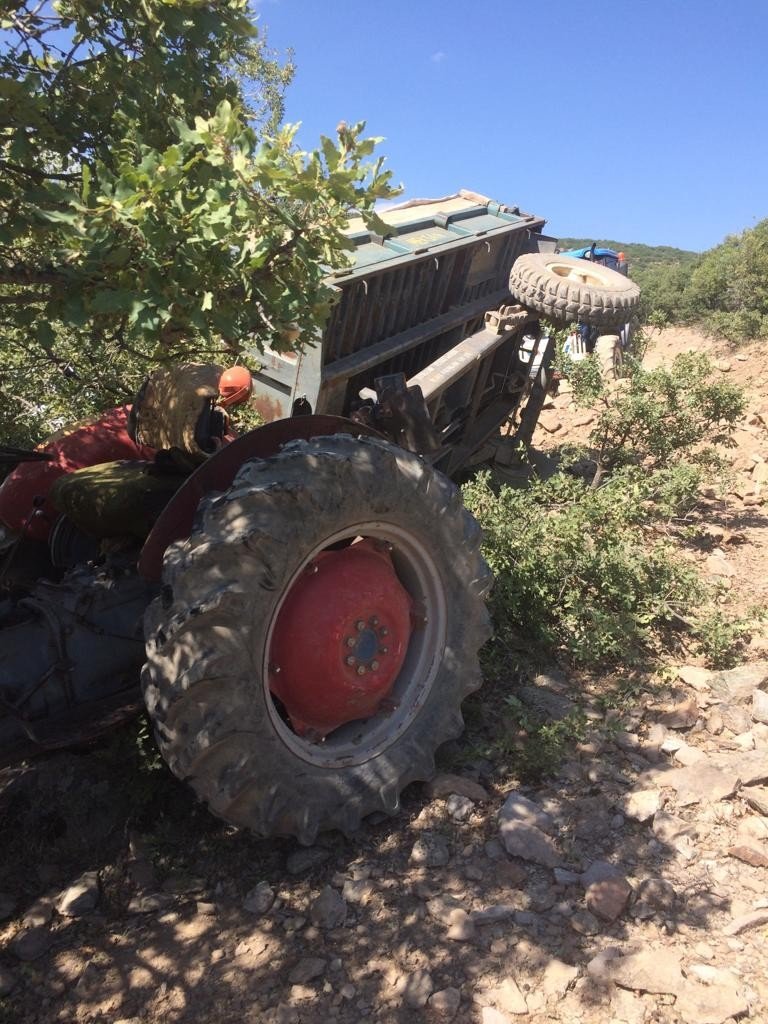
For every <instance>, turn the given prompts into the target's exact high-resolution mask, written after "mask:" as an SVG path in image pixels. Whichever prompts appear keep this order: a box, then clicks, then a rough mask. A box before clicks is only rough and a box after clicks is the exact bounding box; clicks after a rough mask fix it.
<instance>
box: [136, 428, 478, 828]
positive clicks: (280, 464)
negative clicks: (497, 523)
mask: <svg viewBox="0 0 768 1024" xmlns="http://www.w3.org/2000/svg"><path fill="white" fill-rule="evenodd" d="M480 542H481V534H480V529H479V527H478V525H477V523H476V522H475V520H474V519H473V518H472V517H471V516H470V515H469V513H468V512H466V511H465V510H464V508H463V507H462V504H461V499H460V495H459V492H458V490H457V489H456V487H455V486H454V485H453V484H452V483H451V482H450V481H449V480H448V479H446V478H445V477H444V476H442V474H440V473H439V472H437V471H436V470H434V469H432V468H431V467H430V466H428V465H427V464H425V463H424V462H423V461H422V460H421V459H419V458H418V457H417V456H415V455H413V454H411V453H409V452H406V451H404V450H403V449H401V448H398V447H396V446H394V445H391V444H388V443H386V442H384V441H379V440H377V439H372V438H353V437H350V436H348V435H335V436H333V437H322V438H316V439H313V440H312V441H309V442H307V441H294V442H291V443H289V444H287V445H286V446H284V448H283V449H282V450H281V452H280V453H279V454H277V455H275V456H273V457H271V458H268V459H253V460H251V461H249V462H247V463H245V464H244V465H243V467H242V468H241V469H240V471H239V473H238V475H237V477H236V479H235V481H234V482H233V484H232V486H231V487H230V488H229V490H228V491H226V492H225V493H223V494H217V495H211V496H208V497H206V498H204V499H203V501H202V502H201V505H200V509H199V512H198V518H197V523H196V526H195V529H194V530H193V533H192V535H191V536H190V537H189V539H187V540H185V541H181V542H178V543H176V544H174V545H172V546H171V547H170V548H169V550H168V551H167V553H166V556H165V565H164V588H163V595H162V596H161V597H160V598H158V599H157V600H156V601H155V602H153V604H152V605H151V606H150V608H149V610H148V612H147V618H146V623H145V632H146V636H147V664H146V666H145V668H144V672H143V688H144V697H145V702H146V705H147V708H148V711H149V713H150V716H151V718H152V720H153V722H154V726H155V732H156V736H157V740H158V743H159V745H160V749H161V751H162V753H163V755H164V757H165V759H166V761H167V762H168V764H169V766H170V768H171V769H172V771H173V772H174V773H175V774H176V775H178V776H179V777H180V778H182V779H186V780H187V781H189V782H190V784H191V785H192V786H193V788H194V789H195V791H196V792H197V794H198V796H199V797H200V798H201V799H203V800H204V801H205V802H206V803H207V804H208V806H209V808H210V809H211V810H212V811H213V812H214V813H215V814H217V815H219V816H220V817H222V818H224V819H225V820H227V821H229V822H232V823H233V824H235V825H239V826H243V827H246V828H249V829H252V830H253V831H255V832H257V833H260V834H262V835H291V836H295V837H296V838H297V839H299V841H300V842H302V843H311V842H312V841H313V840H314V838H315V836H316V834H317V832H318V831H320V830H324V829H331V828H338V829H340V830H342V831H343V832H347V833H349V832H352V831H354V830H355V829H356V828H357V827H358V826H359V824H360V821H361V818H362V817H363V816H364V815H366V814H369V813H371V812H372V811H381V810H383V811H386V812H388V813H394V812H395V811H396V810H397V807H398V802H399V795H400V792H401V791H402V789H403V788H404V787H405V786H406V785H407V784H408V783H409V782H411V781H414V780H419V779H427V778H429V777H430V776H431V775H432V774H433V773H434V754H435V751H436V749H437V747H438V746H439V745H440V744H442V743H444V742H445V741H446V740H448V739H450V738H453V737H456V736H457V735H459V733H460V732H461V731H462V728H463V720H462V717H461V711H460V705H461V702H462V701H463V699H464V698H465V697H466V696H467V694H469V693H470V692H472V691H473V690H475V689H477V687H478V686H479V685H480V670H479V666H478V660H477V651H478V648H479V647H480V645H481V644H482V643H483V642H484V641H485V640H486V639H487V637H488V635H489V625H488V616H487V612H486V608H485V603H484V600H483V599H484V596H485V594H486V593H487V591H488V588H489V586H490V573H489V570H488V567H487V566H486V564H485V562H484V561H483V558H482V556H481V554H480Z"/></svg>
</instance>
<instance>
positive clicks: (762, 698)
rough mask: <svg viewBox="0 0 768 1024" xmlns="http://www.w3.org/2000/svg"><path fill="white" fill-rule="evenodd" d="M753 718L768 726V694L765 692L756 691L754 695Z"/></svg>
mask: <svg viewBox="0 0 768 1024" xmlns="http://www.w3.org/2000/svg"><path fill="white" fill-rule="evenodd" d="M752 718H753V719H754V720H755V721H756V722H762V724H763V725H768V693H765V691H763V690H755V692H754V693H753V694H752Z"/></svg>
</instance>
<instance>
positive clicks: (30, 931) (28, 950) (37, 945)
mask: <svg viewBox="0 0 768 1024" xmlns="http://www.w3.org/2000/svg"><path fill="white" fill-rule="evenodd" d="M52 941H53V939H52V936H51V933H50V932H49V931H48V929H47V928H46V927H44V926H43V925H38V926H37V927H35V928H22V929H21V931H19V932H17V933H16V934H15V935H14V937H13V938H12V939H11V941H10V943H9V948H10V950H11V952H12V953H13V954H14V956H17V957H18V958H19V960H26V961H29V960H37V958H38V957H41V956H42V955H43V953H45V952H46V951H47V950H48V949H49V947H50V945H51V942H52Z"/></svg>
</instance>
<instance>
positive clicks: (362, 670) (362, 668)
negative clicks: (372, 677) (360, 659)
mask: <svg viewBox="0 0 768 1024" xmlns="http://www.w3.org/2000/svg"><path fill="white" fill-rule="evenodd" d="M357 674H358V675H359V676H364V675H365V665H358V666H357Z"/></svg>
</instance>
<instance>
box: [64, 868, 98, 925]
mask: <svg viewBox="0 0 768 1024" xmlns="http://www.w3.org/2000/svg"><path fill="white" fill-rule="evenodd" d="M98 902H99V873H98V871H86V872H85V874H83V875H81V876H80V878H78V880H77V881H76V882H75V883H74V885H70V887H69V888H68V889H65V891H64V892H63V893H62V894H61V896H59V899H58V901H57V903H56V909H57V910H58V912H59V913H60V914H61V915H62V917H82V915H83V914H90V913H91V911H92V910H95V909H96V904H97V903H98Z"/></svg>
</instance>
